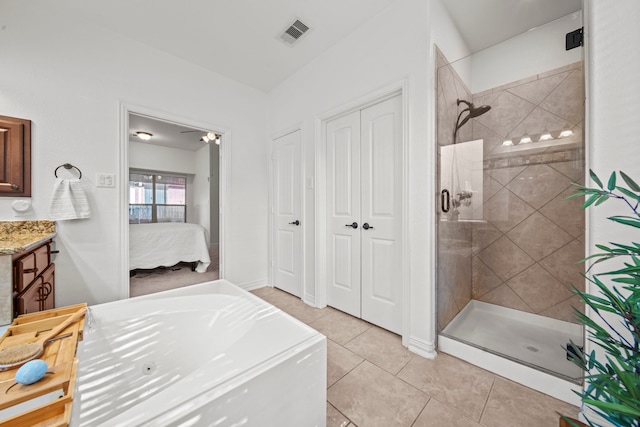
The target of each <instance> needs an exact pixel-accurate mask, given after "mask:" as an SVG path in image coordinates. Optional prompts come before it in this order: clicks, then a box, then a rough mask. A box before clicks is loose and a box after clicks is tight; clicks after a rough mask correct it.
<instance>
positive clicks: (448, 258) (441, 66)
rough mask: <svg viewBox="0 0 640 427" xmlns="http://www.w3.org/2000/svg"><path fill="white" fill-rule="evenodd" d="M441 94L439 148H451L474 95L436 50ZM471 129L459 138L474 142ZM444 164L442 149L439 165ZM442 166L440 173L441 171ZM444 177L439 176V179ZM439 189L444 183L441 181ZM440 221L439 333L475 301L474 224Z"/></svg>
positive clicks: (462, 130) (466, 127)
mask: <svg viewBox="0 0 640 427" xmlns="http://www.w3.org/2000/svg"><path fill="white" fill-rule="evenodd" d="M436 54H437V56H436V59H437V62H436V64H437V79H436V86H437V87H436V93H437V94H438V107H437V108H438V114H437V121H436V126H437V135H438V138H437V140H438V145H440V146H444V145H451V144H452V143H453V131H454V125H455V123H456V119H457V117H458V106H457V105H456V100H457V99H466V100H469V101H471V99H472V96H471V92H470V91H469V89H468V88H467V86H466V85H465V84H464V82H463V81H462V79H460V77H459V76H458V73H456V71H455V70H454V68H453V66H452V65H451V64H449V62H448V61H447V60H446V58H445V57H444V55H442V53H441V52H440V51H439V50H438V49H437V48H436ZM471 130H472V128H471V126H469V125H467V126H465V127H463V128H461V129H460V131H459V134H458V135H459V136H458V139H459V140H461V141H466V140H469V139H471ZM440 163H441V156H440V150H438V165H440ZM440 169H441V168H440V166H439V167H438V170H440ZM440 179H441V175H440V174H438V180H440ZM438 188H441V183H440V182H438ZM440 215H442V216H441V217H440V218H439V220H438V241H439V244H438V255H437V256H438V262H437V265H438V273H437V274H438V285H437V291H436V295H437V304H438V305H437V307H438V309H437V314H438V331H441V330H442V329H443V328H444V327H445V326H446V325H447V324H448V323H449V322H450V321H451V320H452V319H453V318H454V317H455V316H456V314H458V313H459V312H460V310H462V309H463V308H464V306H465V305H467V303H468V302H469V301H470V300H471V298H472V268H471V267H472V251H471V249H472V227H471V225H472V223H471V222H467V221H448V220H447V219H448V218H446V217H445V216H444V214H440Z"/></svg>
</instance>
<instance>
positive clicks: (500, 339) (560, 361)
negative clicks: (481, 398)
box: [438, 300, 583, 403]
mask: <svg viewBox="0 0 640 427" xmlns="http://www.w3.org/2000/svg"><path fill="white" fill-rule="evenodd" d="M572 341H573V342H574V343H576V344H578V345H582V343H583V336H582V326H580V325H578V324H574V323H569V322H564V321H561V320H556V319H551V318H548V317H544V316H539V315H536V314H531V313H525V312H522V311H518V310H513V309H510V308H506V307H501V306H497V305H493V304H488V303H484V302H481V301H476V300H472V301H470V302H469V303H468V304H467V305H466V306H465V308H464V309H463V310H462V311H461V312H460V313H458V315H457V316H456V317H455V318H454V319H453V320H452V321H451V322H450V323H449V324H448V325H447V327H446V328H445V329H444V330H443V331H442V333H441V336H440V337H439V340H438V347H439V349H440V350H441V351H444V352H446V353H450V354H453V355H454V356H456V357H460V358H462V359H465V360H467V361H469V362H470V363H473V364H476V365H478V366H481V367H483V368H485V369H488V370H490V371H493V372H496V373H498V374H499V375H502V376H505V377H507V378H510V379H513V380H514V381H517V382H520V383H522V384H525V385H528V386H529V387H531V388H534V389H537V390H540V391H542V392H544V393H547V394H551V395H553V396H555V397H557V398H560V399H562V400H564V401H569V402H570V403H574V402H575V399H574V394H573V393H571V391H570V390H571V389H572V388H573V389H577V388H579V387H578V386H577V384H579V383H580V382H581V377H582V371H581V370H580V368H579V367H577V366H576V365H574V364H573V363H572V362H570V361H569V360H567V357H566V356H567V355H566V351H565V350H564V348H565V347H566V346H567V343H569V342H572ZM505 359H506V360H505ZM514 375H516V376H517V377H518V378H512V377H513V376H514ZM548 389H550V390H548ZM565 389H566V391H567V392H566V393H565Z"/></svg>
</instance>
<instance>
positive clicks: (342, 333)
mask: <svg viewBox="0 0 640 427" xmlns="http://www.w3.org/2000/svg"><path fill="white" fill-rule="evenodd" d="M309 326H311V327H312V328H314V329H315V330H317V331H318V332H320V333H322V334H324V335H326V336H327V338H329V339H331V340H333V341H335V342H337V343H338V344H346V343H348V342H349V341H351V340H352V339H354V338H355V337H357V336H358V335H360V334H361V333H363V332H364V331H366V330H367V329H369V328H371V324H370V323H367V322H365V321H364V320H361V319H356V318H355V317H353V316H349V315H348V314H345V313H343V312H341V311H338V310H334V311H333V313H331V314H329V315H327V316H324V317H322V318H321V319H318V320H316V321H314V322H311V323H309Z"/></svg>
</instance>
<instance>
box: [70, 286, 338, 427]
mask: <svg viewBox="0 0 640 427" xmlns="http://www.w3.org/2000/svg"><path fill="white" fill-rule="evenodd" d="M78 355H79V359H80V364H79V370H78V381H77V385H76V395H75V398H74V404H73V416H72V421H71V425H72V426H126V427H131V426H207V427H209V426H305V427H307V426H309V427H310V426H324V425H325V423H326V338H325V337H324V336H323V335H321V334H320V333H318V332H317V331H315V330H313V329H311V328H310V327H308V326H307V325H305V324H303V323H301V322H298V321H297V320H295V319H293V318H292V317H290V316H288V315H287V314H285V313H283V312H282V311H280V310H279V309H277V308H275V307H273V306H272V305H270V304H268V303H266V302H264V301H263V300H261V299H259V298H257V297H255V296H254V295H252V294H250V293H248V292H245V291H243V290H241V289H240V288H238V287H236V286H234V285H232V284H231V283H229V282H227V281H224V280H217V281H214V282H207V283H202V284H200V285H194V286H190V287H186V288H181V289H175V290H171V291H166V292H161V293H157V294H153V295H147V296H143V297H137V298H131V299H128V300H122V301H117V302H112V303H107V304H101V305H96V306H92V307H90V310H89V314H88V318H87V322H86V324H85V330H84V340H83V342H82V343H81V344H80V346H79V348H78Z"/></svg>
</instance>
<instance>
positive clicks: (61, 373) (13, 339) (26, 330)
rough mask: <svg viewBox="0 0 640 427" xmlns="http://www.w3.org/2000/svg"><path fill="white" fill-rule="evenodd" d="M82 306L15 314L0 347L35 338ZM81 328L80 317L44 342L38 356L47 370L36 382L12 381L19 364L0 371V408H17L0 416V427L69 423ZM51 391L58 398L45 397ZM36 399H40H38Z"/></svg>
mask: <svg viewBox="0 0 640 427" xmlns="http://www.w3.org/2000/svg"><path fill="white" fill-rule="evenodd" d="M86 306H87V305H86V304H78V305H72V306H67V307H62V308H55V309H52V310H46V311H40V312H37V313H31V314H25V315H22V316H19V317H17V318H16V319H14V321H13V323H12V324H11V325H10V326H9V328H8V329H7V330H6V332H5V333H4V335H2V337H0V350H2V349H4V348H8V347H12V346H14V345H18V344H27V343H30V342H34V341H36V340H37V337H38V335H39V334H42V333H45V332H47V331H49V330H51V329H52V328H54V327H55V326H57V325H59V324H60V323H62V322H63V321H65V320H66V319H67V318H68V317H69V316H71V315H72V314H74V313H75V312H77V311H78V310H80V309H82V308H83V307H84V308H86ZM83 327H84V317H82V318H80V320H78V321H77V322H75V323H72V324H71V325H70V326H68V327H67V328H66V329H65V330H63V331H62V332H60V334H58V337H60V339H57V340H54V341H51V342H50V343H49V344H46V345H45V347H44V353H43V354H42V355H41V356H40V359H42V360H44V361H45V362H47V365H48V366H49V369H48V372H51V373H48V374H46V375H45V376H44V378H43V379H41V380H40V381H38V382H36V383H34V384H31V385H22V384H16V382H15V374H16V371H17V370H18V368H19V367H14V368H9V369H7V370H4V371H0V411H1V410H6V409H8V408H12V407H14V409H15V410H17V413H16V414H14V415H12V416H10V417H9V418H6V419H0V427H24V426H67V425H69V420H70V419H71V404H72V401H73V391H74V388H75V379H76V370H77V366H78V359H77V357H76V348H77V345H78V341H81V340H82V330H83ZM68 334H70V335H69V336H67V337H65V338H61V337H64V336H65V335H68ZM14 384H15V385H14ZM54 393H55V394H57V396H60V397H59V398H58V399H55V400H54V398H55V397H57V396H54V397H52V398H51V399H50V398H49V397H47V395H53V394H54ZM38 398H40V400H42V402H38ZM47 400H48V401H47ZM26 402H29V403H26ZM5 412H7V411H5ZM0 418H1V417H0Z"/></svg>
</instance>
